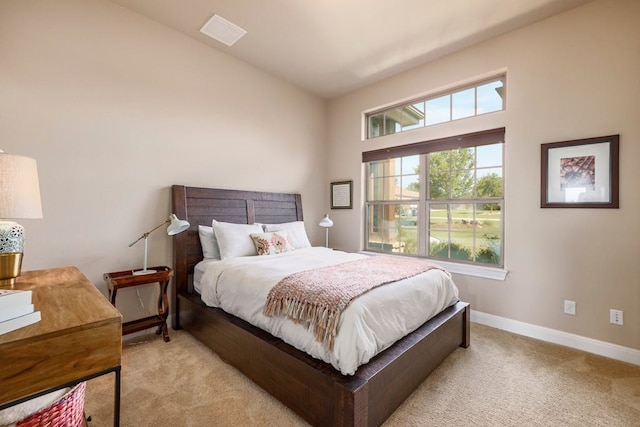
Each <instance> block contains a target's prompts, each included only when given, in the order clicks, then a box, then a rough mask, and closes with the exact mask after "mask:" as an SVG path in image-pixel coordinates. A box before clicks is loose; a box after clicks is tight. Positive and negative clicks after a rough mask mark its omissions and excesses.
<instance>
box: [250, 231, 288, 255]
mask: <svg viewBox="0 0 640 427" xmlns="http://www.w3.org/2000/svg"><path fill="white" fill-rule="evenodd" d="M251 238H252V239H253V244H254V245H256V250H257V251H258V255H275V254H281V253H283V252H288V251H292V250H293V249H294V248H293V246H291V243H289V239H288V237H287V233H286V232H284V231H277V232H273V233H251Z"/></svg>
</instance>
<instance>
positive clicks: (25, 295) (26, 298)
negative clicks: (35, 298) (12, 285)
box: [0, 289, 31, 310]
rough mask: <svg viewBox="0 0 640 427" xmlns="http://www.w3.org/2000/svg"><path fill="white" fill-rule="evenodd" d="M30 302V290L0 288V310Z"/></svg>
mask: <svg viewBox="0 0 640 427" xmlns="http://www.w3.org/2000/svg"><path fill="white" fill-rule="evenodd" d="M28 304H31V291H20V290H17V289H0V310H4V309H5V308H11V307H17V306H19V305H28Z"/></svg>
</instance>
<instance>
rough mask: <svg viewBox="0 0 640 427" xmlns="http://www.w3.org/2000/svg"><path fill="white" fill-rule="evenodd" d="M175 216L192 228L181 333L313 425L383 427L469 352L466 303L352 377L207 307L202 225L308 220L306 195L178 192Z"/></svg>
mask: <svg viewBox="0 0 640 427" xmlns="http://www.w3.org/2000/svg"><path fill="white" fill-rule="evenodd" d="M172 196H173V209H174V213H175V214H176V215H177V216H178V217H179V218H181V219H186V220H187V221H189V223H190V224H191V227H190V228H189V230H188V231H187V232H185V233H181V234H178V235H176V236H175V240H174V262H175V286H174V287H173V292H172V301H173V309H174V316H173V327H174V329H180V328H183V329H185V330H187V331H188V332H189V333H191V334H192V335H193V336H195V337H196V338H197V339H199V340H200V341H202V342H203V343H204V344H205V345H207V346H208V347H210V348H211V349H212V350H213V351H215V352H216V353H217V354H218V355H219V356H220V358H221V359H223V360H224V361H226V362H227V363H229V364H231V365H232V366H234V367H236V368H237V369H238V370H240V371H241V372H242V373H243V374H244V375H246V376H247V377H249V378H250V379H251V380H253V381H254V382H255V383H256V384H258V385H259V386H261V387H262V388H264V389H265V390H266V391H267V392H269V393H270V394H271V395H273V396H274V397H276V398H277V399H278V400H280V401H281V402H282V403H284V404H285V405H286V406H288V407H289V408H291V409H292V410H293V411H295V412H296V413H297V414H298V415H300V416H301V417H302V418H304V419H305V420H306V421H308V422H309V423H311V424H312V425H318V426H331V425H333V426H376V425H380V424H382V423H383V422H384V420H386V419H387V418H388V417H389V415H391V414H392V413H393V412H394V411H395V410H396V408H397V407H398V406H400V405H401V404H402V402H403V401H404V400H405V399H406V398H407V397H408V396H409V395H410V394H411V393H412V392H413V390H415V389H416V387H418V385H420V383H422V381H424V379H425V378H426V377H427V376H428V375H429V374H430V373H431V372H432V371H433V370H434V369H435V368H436V367H437V366H438V365H439V364H440V363H441V362H442V361H443V360H444V359H445V358H446V357H447V356H448V355H449V354H450V353H451V352H453V351H454V350H455V349H456V348H457V347H459V346H461V347H465V348H466V347H468V346H469V343H470V336H469V321H470V320H469V319H470V309H469V304H467V303H464V302H458V303H457V304H455V305H454V306H452V307H449V308H447V309H446V310H444V311H443V312H442V313H440V314H438V315H437V316H435V317H434V318H432V319H431V320H429V321H428V322H426V323H425V324H424V325H422V326H421V327H420V328H418V329H417V330H416V331H414V332H413V333H411V334H409V335H407V336H406V337H404V338H402V339H401V340H399V341H398V342H396V343H395V344H394V345H393V346H391V347H390V348H388V349H387V350H385V351H383V352H382V353H380V354H379V355H377V356H376V357H375V358H373V359H372V360H371V361H370V362H369V363H367V364H366V365H363V366H361V367H360V368H359V369H358V370H357V371H356V374H355V375H353V376H345V375H342V374H341V373H340V372H338V371H337V370H335V369H334V368H333V367H332V366H331V365H329V364H327V363H325V362H323V361H321V360H318V359H314V358H313V357H311V356H309V355H307V354H306V353H303V352H301V351H299V350H297V349H295V348H293V347H292V346H290V345H288V344H286V343H285V342H283V341H282V340H280V339H279V338H275V337H273V336H272V335H271V334H269V333H267V332H265V331H263V330H261V329H258V328H256V327H254V326H252V325H250V324H249V323H247V322H245V321H243V320H241V319H239V318H237V317H234V316H231V315H229V314H227V313H225V312H224V311H222V310H221V309H218V308H211V307H207V306H205V305H204V303H202V301H201V300H200V297H199V295H198V294H197V293H195V292H194V291H193V289H192V285H191V282H190V276H191V274H192V273H193V268H194V266H195V264H196V263H197V262H199V261H200V260H201V259H202V249H201V246H200V241H199V236H198V225H208V226H210V225H211V221H212V219H214V218H215V219H217V220H219V221H225V222H234V223H245V224H251V223H254V222H260V223H267V224H273V223H282V222H289V221H301V220H302V199H301V196H300V195H299V194H284V193H262V192H250V191H236V190H222V189H212V188H196V187H185V186H182V185H174V186H173V188H172Z"/></svg>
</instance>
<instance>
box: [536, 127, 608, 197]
mask: <svg viewBox="0 0 640 427" xmlns="http://www.w3.org/2000/svg"><path fill="white" fill-rule="evenodd" d="M541 148H542V151H541V162H540V163H541V182H540V207H542V208H613V209H617V208H619V204H620V201H619V191H618V187H619V172H620V171H619V153H620V135H609V136H599V137H595V138H586V139H576V140H573V141H563V142H553V143H548V144H542V146H541Z"/></svg>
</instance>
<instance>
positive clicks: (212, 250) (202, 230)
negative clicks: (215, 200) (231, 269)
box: [198, 225, 220, 259]
mask: <svg viewBox="0 0 640 427" xmlns="http://www.w3.org/2000/svg"><path fill="white" fill-rule="evenodd" d="M198 235H200V246H202V256H203V257H204V258H211V259H220V247H219V246H218V239H216V235H215V234H214V233H213V227H207V226H206V225H199V226H198Z"/></svg>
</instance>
